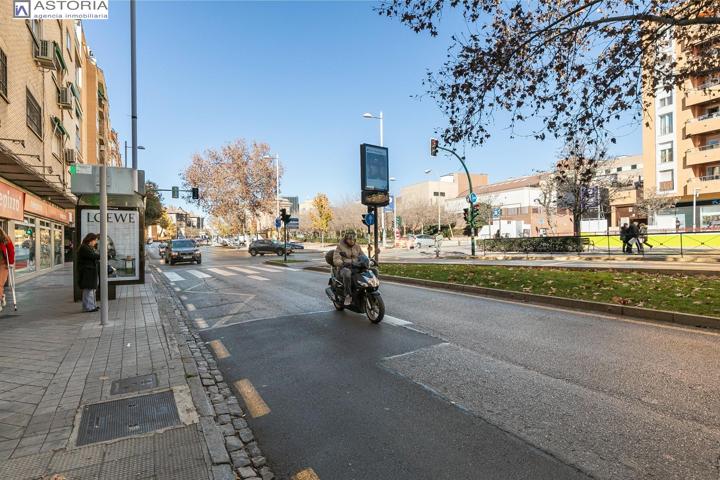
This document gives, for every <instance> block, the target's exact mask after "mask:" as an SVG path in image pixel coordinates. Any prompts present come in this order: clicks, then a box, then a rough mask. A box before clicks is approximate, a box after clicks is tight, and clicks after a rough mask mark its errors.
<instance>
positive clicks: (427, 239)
mask: <svg viewBox="0 0 720 480" xmlns="http://www.w3.org/2000/svg"><path fill="white" fill-rule="evenodd" d="M434 246H435V237H433V236H432V235H413V236H411V237H410V248H423V247H434Z"/></svg>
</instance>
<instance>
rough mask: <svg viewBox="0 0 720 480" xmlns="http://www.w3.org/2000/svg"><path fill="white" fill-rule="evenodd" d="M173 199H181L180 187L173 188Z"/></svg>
mask: <svg viewBox="0 0 720 480" xmlns="http://www.w3.org/2000/svg"><path fill="white" fill-rule="evenodd" d="M172 198H180V187H172Z"/></svg>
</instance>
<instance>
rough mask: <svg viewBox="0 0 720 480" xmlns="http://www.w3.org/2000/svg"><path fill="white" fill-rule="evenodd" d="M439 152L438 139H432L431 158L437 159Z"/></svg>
mask: <svg viewBox="0 0 720 480" xmlns="http://www.w3.org/2000/svg"><path fill="white" fill-rule="evenodd" d="M437 151H438V139H437V138H431V139H430V156H431V157H437Z"/></svg>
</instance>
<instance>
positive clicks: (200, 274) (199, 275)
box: [187, 270, 212, 278]
mask: <svg viewBox="0 0 720 480" xmlns="http://www.w3.org/2000/svg"><path fill="white" fill-rule="evenodd" d="M187 272H188V273H189V274H190V275H195V276H196V277H197V278H211V277H212V275H208V274H207V273H204V272H201V271H200V270H187Z"/></svg>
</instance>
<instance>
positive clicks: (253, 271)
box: [227, 267, 257, 275]
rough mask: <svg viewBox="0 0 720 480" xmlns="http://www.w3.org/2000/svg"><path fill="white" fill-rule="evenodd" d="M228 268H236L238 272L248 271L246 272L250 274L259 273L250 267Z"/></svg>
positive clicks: (233, 268) (234, 268) (232, 268)
mask: <svg viewBox="0 0 720 480" xmlns="http://www.w3.org/2000/svg"><path fill="white" fill-rule="evenodd" d="M227 268H229V269H231V270H235V271H236V272H240V273H246V274H248V275H252V274H254V273H257V272H256V271H255V270H250V269H248V268H241V267H227Z"/></svg>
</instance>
